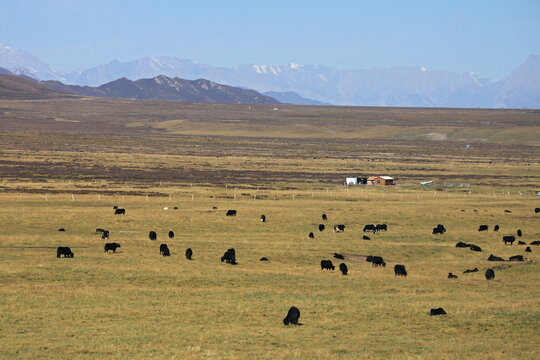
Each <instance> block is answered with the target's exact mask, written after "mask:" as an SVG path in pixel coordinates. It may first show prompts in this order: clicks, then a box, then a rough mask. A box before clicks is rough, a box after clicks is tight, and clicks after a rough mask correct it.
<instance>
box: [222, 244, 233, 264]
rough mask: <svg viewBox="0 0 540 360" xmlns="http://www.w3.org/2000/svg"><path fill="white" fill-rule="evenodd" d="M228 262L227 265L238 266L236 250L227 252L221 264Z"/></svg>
mask: <svg viewBox="0 0 540 360" xmlns="http://www.w3.org/2000/svg"><path fill="white" fill-rule="evenodd" d="M224 261H225V262H226V263H227V264H231V265H236V251H235V250H234V249H232V248H231V249H229V250H227V251H225V253H224V254H223V256H222V257H221V262H224Z"/></svg>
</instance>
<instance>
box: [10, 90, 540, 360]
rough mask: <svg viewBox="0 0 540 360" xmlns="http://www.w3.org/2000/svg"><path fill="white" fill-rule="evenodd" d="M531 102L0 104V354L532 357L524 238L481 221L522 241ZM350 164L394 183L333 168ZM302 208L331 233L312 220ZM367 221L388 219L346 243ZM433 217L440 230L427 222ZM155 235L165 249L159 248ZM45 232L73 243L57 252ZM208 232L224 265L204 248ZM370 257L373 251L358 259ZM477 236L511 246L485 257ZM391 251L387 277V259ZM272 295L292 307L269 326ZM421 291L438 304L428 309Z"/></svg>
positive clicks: (528, 234) (488, 243) (535, 161)
mask: <svg viewBox="0 0 540 360" xmlns="http://www.w3.org/2000/svg"><path fill="white" fill-rule="evenodd" d="M539 118H540V116H539V114H538V111H535V110H528V111H518V110H501V111H496V110H450V109H432V110H426V109H378V108H363V109H362V108H357V109H355V108H336V107H293V106H279V110H273V107H266V106H252V107H251V108H249V107H248V106H242V105H240V106H231V105H212V104H206V105H198V104H175V103H163V102H162V103H158V102H134V101H129V100H118V101H115V100H101V99H85V98H83V99H80V98H70V99H52V100H41V101H2V102H0V120H1V121H0V126H1V128H0V144H1V145H0V181H1V183H0V221H1V222H0V223H1V225H2V231H1V233H0V307H1V308H2V312H1V313H0V358H22V359H35V358H60V359H64V358H66V359H67V358H77V359H98V358H118V359H119V358H133V359H154V358H156V359H157V358H177V359H201V358H203V359H204V358H209V359H210V358H223V359H329V358H333V359H359V358H366V359H380V358H385V359H388V358H391V359H509V358H516V359H536V358H538V353H539V347H538V335H537V334H538V332H539V331H540V300H539V299H540V287H539V285H540V281H539V280H540V279H539V275H538V274H539V270H540V265H539V264H540V263H539V261H540V258H539V257H538V251H539V250H538V247H534V246H533V247H532V248H533V249H532V251H533V252H532V253H526V252H524V249H525V247H524V246H518V245H515V244H514V245H512V246H510V245H507V246H505V245H503V243H502V241H501V237H502V236H503V235H510V234H515V232H516V230H517V229H518V228H519V229H521V230H522V231H523V238H521V239H520V240H523V241H526V242H527V243H530V242H531V241H535V240H539V238H540V226H538V222H539V221H540V214H536V215H535V214H534V208H535V207H540V201H539V200H538V196H536V195H535V193H534V191H538V190H539V187H540V165H539V160H540V157H539V151H538V146H539V145H540V144H539V143H538V139H539V138H540V136H539V135H540V134H539V125H540V124H539ZM440 134H445V135H444V136H443V135H440ZM466 144H471V145H472V146H471V148H470V149H469V150H466V149H465V145H466ZM372 174H385V175H391V176H394V177H395V178H396V180H397V184H398V185H396V186H394V187H391V188H384V189H383V188H369V187H361V186H360V187H352V188H346V187H343V186H342V185H341V183H342V182H343V180H344V177H345V176H354V175H358V176H360V175H372ZM423 180H435V187H434V188H424V187H420V186H419V185H418V183H419V181H423ZM456 186H461V187H456ZM112 205H119V206H121V207H125V208H126V210H127V213H126V215H125V216H114V215H113V210H112ZM174 206H177V207H178V209H177V210H174V209H173V207H174ZM165 207H167V208H168V209H169V210H164V208H165ZM214 207H216V208H217V209H214ZM227 209H237V210H238V216H237V217H235V218H231V217H226V216H225V212H226V210H227ZM504 210H510V211H511V212H505V211H504ZM323 212H324V213H326V214H327V215H328V218H329V221H328V222H327V224H326V225H328V226H331V225H334V224H345V225H346V226H347V228H346V230H345V232H344V233H341V234H335V233H333V232H332V231H331V230H330V229H327V230H325V231H323V232H319V231H318V230H317V225H318V224H319V223H323V221H322V220H321V214H322V213H323ZM261 214H265V215H266V216H267V219H268V222H267V223H264V224H263V223H261V222H260V221H259V220H258V219H259V216H260V215H261ZM368 223H387V224H388V226H389V230H388V232H381V233H379V234H377V235H371V234H370V236H371V238H372V240H371V241H366V240H362V231H361V230H362V228H363V226H364V225H365V224H368ZM438 223H442V224H444V225H445V226H446V228H447V229H448V232H447V233H446V234H444V235H442V236H434V235H431V229H432V228H433V227H434V226H435V225H436V224H438ZM480 224H488V225H489V228H490V230H489V231H488V232H482V233H479V232H477V231H476V230H477V228H478V225H480ZM495 224H498V225H499V226H500V227H501V230H500V231H499V232H498V233H495V232H493V231H492V228H493V226H494V225H495ZM60 227H64V228H65V229H66V232H58V231H57V229H58V228H60ZM98 227H99V228H106V229H108V230H110V232H111V238H110V240H109V241H114V242H119V243H120V244H121V245H122V247H121V248H120V249H119V250H118V251H117V253H116V254H112V253H111V254H105V253H104V252H103V243H104V241H103V240H101V239H100V237H99V235H97V234H96V233H95V229H96V228H98ZM150 230H155V231H157V233H158V241H157V242H151V241H150V240H149V239H148V232H149V231H150ZM169 230H174V232H175V234H176V237H175V239H174V240H168V239H166V233H167V232H168V231H169ZM310 231H313V232H315V239H309V238H308V237H307V234H308V233H309V232H310ZM458 241H464V242H467V243H473V244H476V245H478V246H480V247H481V248H482V250H483V251H482V252H472V251H469V250H468V249H459V248H455V244H456V243H457V242H458ZM163 242H166V243H168V244H169V247H170V249H171V251H172V256H171V257H170V258H164V257H161V256H159V244H161V243H163ZM57 246H70V247H71V248H72V250H73V251H74V253H75V257H74V258H73V259H64V258H62V259H57V258H56V256H55V255H56V247H57ZM188 247H190V248H191V249H193V252H194V256H193V258H194V260H193V261H188V260H186V259H185V257H184V256H183V254H184V251H185V249H186V248H188ZM230 247H234V248H235V249H236V251H237V258H238V262H239V264H238V265H237V266H231V265H227V264H224V263H221V262H220V261H219V258H220V257H221V255H222V254H223V252H224V251H225V250H226V249H228V248H230ZM334 252H340V253H343V254H345V256H346V259H345V262H346V263H347V265H348V267H349V270H350V272H349V275H348V276H342V275H341V274H340V273H339V272H338V271H335V272H327V271H324V272H323V271H321V270H320V266H319V263H320V260H322V259H331V258H332V254H333V253H334ZM370 254H371V255H380V256H383V257H384V258H385V260H386V261H387V267H386V268H373V267H372V266H371V265H370V264H369V263H366V262H365V260H364V257H365V256H366V255H370ZM489 254H494V255H497V256H501V257H504V258H508V257H509V256H512V255H517V254H522V255H524V256H526V257H527V258H529V259H530V260H531V262H503V263H491V262H487V261H486V259H487V257H488V256H489ZM262 256H266V257H268V258H269V259H270V261H269V262H268V263H264V262H260V261H259V258H260V257H262ZM339 262H340V261H339V260H336V261H334V264H335V265H337V264H339ZM398 263H399V264H405V266H406V267H407V270H408V272H409V276H408V277H407V278H396V277H395V276H394V274H393V266H394V265H395V264H398ZM474 267H478V268H479V270H480V271H479V272H478V273H473V274H462V272H463V271H464V270H465V269H470V268H474ZM488 267H492V268H494V269H495V276H496V277H495V280H493V281H487V280H485V278H484V271H485V270H486V269H487V268H488ZM448 272H453V273H454V274H458V276H459V278H458V279H457V280H449V279H447V278H446V276H447V274H448ZM293 305H295V306H297V307H298V308H299V309H300V311H301V318H300V322H301V323H303V324H304V325H302V326H298V327H292V326H289V327H285V326H284V325H283V324H282V322H281V320H282V319H283V317H284V316H285V314H286V313H287V310H288V308H289V307H290V306H293ZM434 307H443V308H444V309H445V310H446V311H447V312H448V315H447V316H445V317H430V316H429V315H428V314H429V309H430V308H434Z"/></svg>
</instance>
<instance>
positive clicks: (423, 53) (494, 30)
mask: <svg viewBox="0 0 540 360" xmlns="http://www.w3.org/2000/svg"><path fill="white" fill-rule="evenodd" d="M0 42H2V43H4V44H5V45H7V46H10V47H12V48H15V49H21V50H26V51H28V52H31V53H33V54H35V55H37V56H38V57H40V58H41V59H42V60H44V61H45V62H47V63H49V64H51V65H53V66H55V67H57V68H58V69H60V70H63V71H69V70H74V69H76V68H87V67H92V66H95V65H98V64H101V63H105V62H108V61H110V60H113V59H118V60H133V59H136V58H139V57H143V56H146V55H155V56H160V55H170V56H177V57H180V58H186V59H191V60H193V61H196V62H199V63H207V64H211V65H221V66H234V65H240V64H249V63H255V64H279V63H285V62H289V61H292V62H295V63H299V64H321V65H327V66H335V67H341V68H374V67H386V66H394V65H410V66H426V67H429V68H434V69H445V70H450V71H457V72H466V71H473V72H475V73H478V74H480V75H483V76H488V77H491V78H494V79H499V78H501V77H503V76H505V75H507V74H508V73H509V72H510V71H511V70H513V69H514V68H515V67H517V66H518V65H519V64H520V63H522V62H523V61H525V60H526V58H527V57H528V56H529V55H531V54H540V1H538V0H533V1H519V0H513V1H509V0H508V1H474V0H469V1H438V0H437V1H434V0H432V1H405V0H397V1H384V0H378V1H373V0H371V1H358V0H357V1H339V0H334V1H314V0H312V1H292V0H290V1H280V0H275V1H234V0H228V1H225V0H222V1H193V0H191V1H174V0H171V1H164V0H149V1H135V0H131V1H127V0H117V1H115V0H107V1H104V0H91V1H77V0H2V1H1V2H0Z"/></svg>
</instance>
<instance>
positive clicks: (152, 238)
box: [148, 231, 157, 240]
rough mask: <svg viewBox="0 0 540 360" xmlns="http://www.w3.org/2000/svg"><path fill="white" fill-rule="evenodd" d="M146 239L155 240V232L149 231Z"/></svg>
mask: <svg viewBox="0 0 540 360" xmlns="http://www.w3.org/2000/svg"><path fill="white" fill-rule="evenodd" d="M148 238H149V239H150V240H157V234H156V232H155V231H150V232H149V233H148Z"/></svg>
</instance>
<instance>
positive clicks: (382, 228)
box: [375, 224, 388, 231]
mask: <svg viewBox="0 0 540 360" xmlns="http://www.w3.org/2000/svg"><path fill="white" fill-rule="evenodd" d="M375 230H377V231H387V230H388V225H386V224H377V225H376V226H375Z"/></svg>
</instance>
